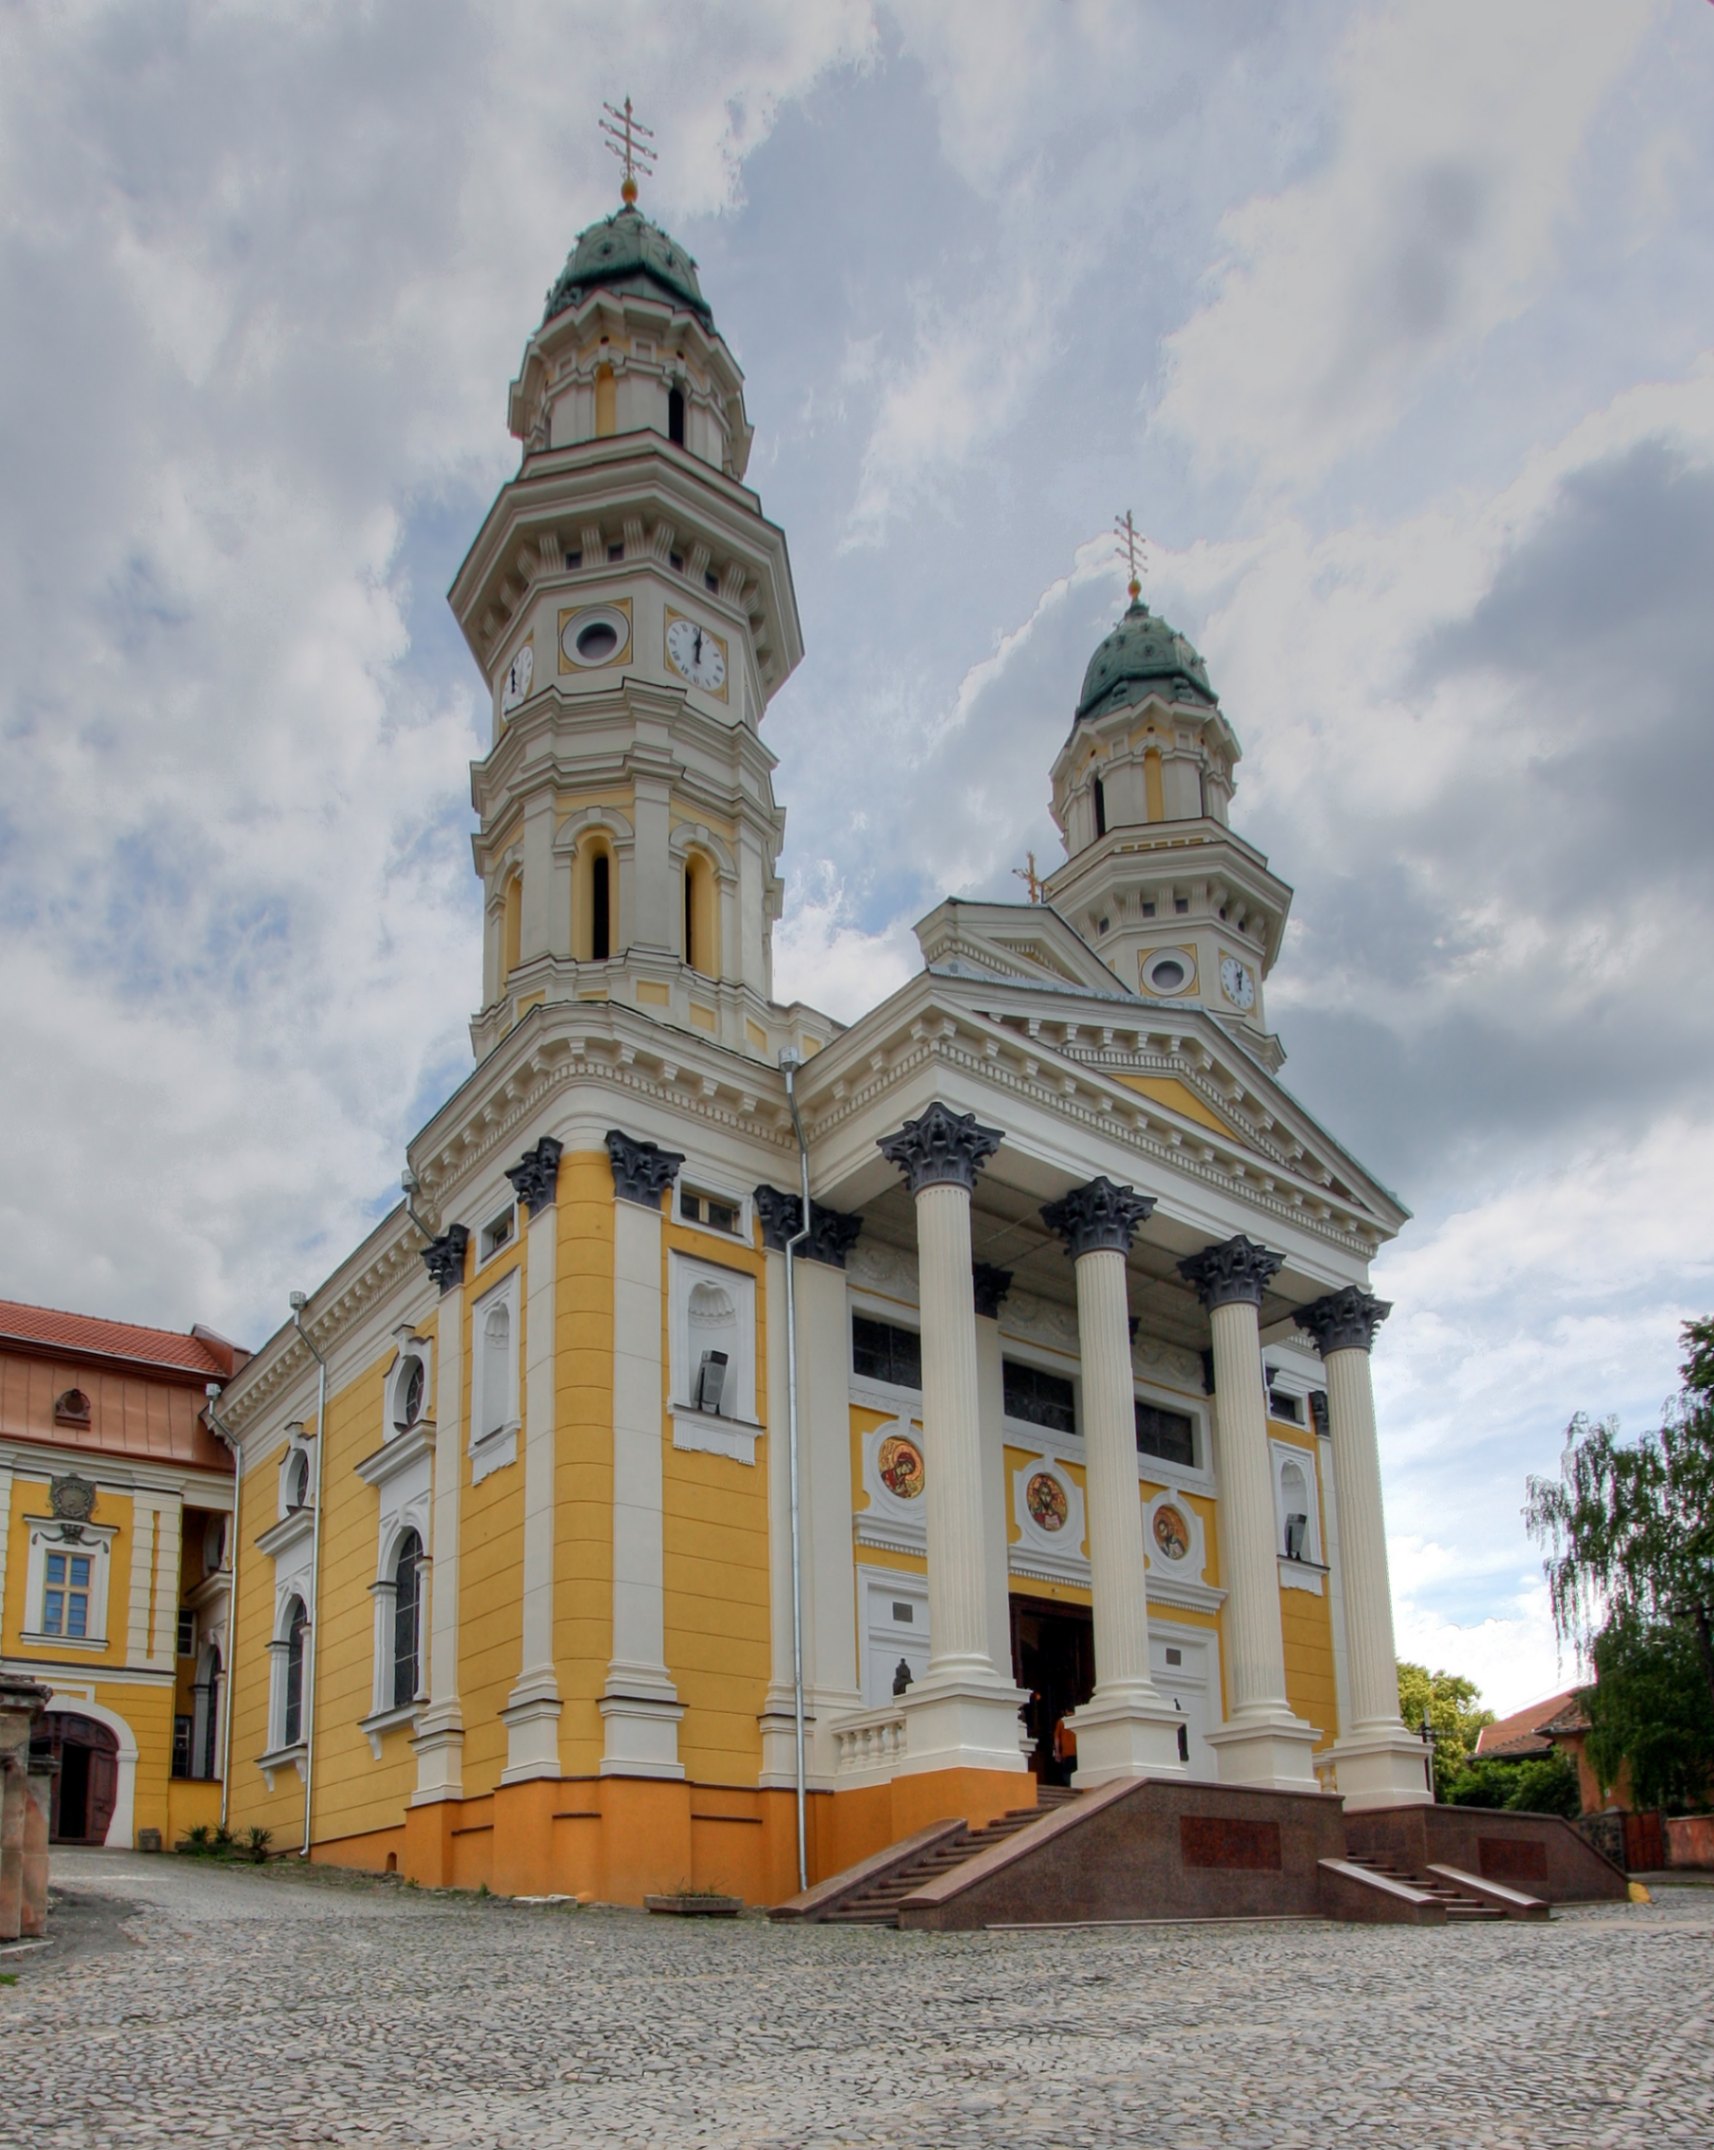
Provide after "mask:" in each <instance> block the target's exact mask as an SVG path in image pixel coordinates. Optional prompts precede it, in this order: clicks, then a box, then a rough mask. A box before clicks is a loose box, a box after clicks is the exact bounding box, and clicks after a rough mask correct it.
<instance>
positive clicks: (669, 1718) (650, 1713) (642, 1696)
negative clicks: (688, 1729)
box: [595, 1677, 684, 1777]
mask: <svg viewBox="0 0 1714 2150" xmlns="http://www.w3.org/2000/svg"><path fill="white" fill-rule="evenodd" d="M595 1706H596V1708H597V1709H598V1710H599V1711H600V1712H601V1718H602V1722H603V1724H604V1725H605V1727H606V1738H605V1740H604V1742H603V1746H602V1755H601V1768H600V1774H601V1775H602V1776H604V1777H682V1776H683V1775H684V1764H683V1763H682V1762H681V1761H680V1760H679V1758H678V1728H679V1725H680V1723H681V1722H682V1721H683V1718H684V1704H683V1703H682V1702H681V1701H680V1700H679V1699H678V1690H677V1688H675V1687H674V1686H673V1684H672V1682H671V1680H668V1679H647V1678H646V1677H645V1678H642V1679H630V1678H627V1679H624V1680H612V1679H610V1680H609V1681H608V1685H607V1692H606V1693H605V1694H604V1695H603V1696H602V1697H601V1700H600V1701H599V1702H598V1703H597V1704H596V1705H595Z"/></svg>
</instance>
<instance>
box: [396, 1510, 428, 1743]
mask: <svg viewBox="0 0 1714 2150" xmlns="http://www.w3.org/2000/svg"><path fill="white" fill-rule="evenodd" d="M422 1557H423V1541H422V1540H421V1538H419V1537H418V1536H417V1534H416V1532H415V1531H414V1530H407V1531H406V1533H405V1535H404V1536H403V1537H402V1538H401V1539H400V1540H399V1550H398V1552H397V1553H396V1554H395V1555H394V1558H393V1707H394V1708H395V1709H404V1708H405V1707H406V1705H407V1704H409V1703H412V1702H414V1701H415V1700H416V1698H417V1688H418V1685H419V1684H420V1683H419V1680H418V1672H419V1669H420V1667H419V1659H420V1654H421V1646H422V1619H421V1612H422V1593H421V1591H420V1589H419V1587H418V1567H417V1564H418V1562H419V1561H420V1560H421V1559H422Z"/></svg>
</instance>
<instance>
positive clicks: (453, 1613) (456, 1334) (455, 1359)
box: [411, 1240, 464, 1806]
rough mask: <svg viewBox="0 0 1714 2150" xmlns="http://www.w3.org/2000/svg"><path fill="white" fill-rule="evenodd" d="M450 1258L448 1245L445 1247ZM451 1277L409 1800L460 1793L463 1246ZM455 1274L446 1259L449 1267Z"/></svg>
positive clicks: (442, 1320) (438, 1382)
mask: <svg viewBox="0 0 1714 2150" xmlns="http://www.w3.org/2000/svg"><path fill="white" fill-rule="evenodd" d="M443 1249H444V1251H445V1254H446V1259H447V1261H448V1263H449V1264H451V1263H452V1250H451V1249H445V1248H444V1242H443ZM455 1266H456V1270H457V1273H458V1276H457V1278H455V1280H454V1281H453V1282H452V1284H451V1285H450V1287H449V1288H448V1289H447V1290H446V1291H444V1292H443V1293H442V1294H441V1301H440V1310H439V1314H438V1317H437V1322H436V1329H435V1350H434V1372H435V1396H434V1506H433V1508H432V1510H431V1512H430V1517H429V1647H428V1665H429V1679H428V1686H429V1699H428V1703H427V1706H426V1707H425V1708H424V1709H423V1710H422V1712H421V1713H420V1714H419V1716H418V1718H417V1728H416V1731H415V1733H414V1734H413V1735H412V1738H411V1745H412V1747H413V1748H415V1750H416V1757H417V1788H416V1790H415V1791H414V1792H413V1793H412V1794H411V1804H412V1805H413V1806H427V1805H429V1804H430V1803H431V1802H432V1801H434V1800H437V1799H462V1798H463V1796H464V1775H463V1770H464V1712H463V1710H462V1708H461V1707H460V1704H459V1699H458V1525H459V1505H460V1502H459V1496H460V1489H461V1486H462V1481H463V1475H464V1291H463V1286H462V1282H461V1281H459V1280H458V1278H461V1277H462V1272H463V1266H464V1247H463V1242H462V1240H460V1241H459V1242H458V1244H457V1248H456V1265H455ZM452 1273H453V1271H452V1268H451V1267H450V1266H449V1268H448V1270H447V1274H449V1275H451V1274H452Z"/></svg>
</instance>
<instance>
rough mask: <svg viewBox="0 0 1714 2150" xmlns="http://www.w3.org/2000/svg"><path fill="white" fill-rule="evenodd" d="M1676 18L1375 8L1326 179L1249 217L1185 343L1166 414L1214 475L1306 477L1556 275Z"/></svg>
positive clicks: (1295, 189) (1216, 270) (1350, 44)
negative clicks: (1600, 145)
mask: <svg viewBox="0 0 1714 2150" xmlns="http://www.w3.org/2000/svg"><path fill="white" fill-rule="evenodd" d="M1658 14H1659V8H1658V7H1656V6H1649V5H1637V6H1632V7H1625V8H1615V7H1612V6H1610V5H1608V4H1607V0H1576V4H1573V5H1567V4H1566V0H1511V4H1510V5H1508V6H1506V7H1504V8H1498V9H1496V8H1494V7H1493V6H1492V5H1490V4H1489V0H1443V4H1441V5H1438V6H1435V7H1432V8H1425V7H1408V6H1407V7H1396V8H1389V9H1384V10H1372V11H1367V12H1365V13H1364V14H1362V15H1361V16H1359V17H1358V18H1357V19H1356V20H1355V21H1354V23H1353V25H1352V28H1351V31H1350V35H1349V37H1348V40H1347V42H1346V45H1345V48H1344V50H1343V51H1342V53H1341V54H1340V55H1339V57H1338V60H1337V62H1336V65H1335V79H1336V87H1337V91H1338V94H1339V98H1340V105H1341V109H1340V112H1339V116H1338V120H1337V122H1336V128H1335V138H1334V141H1333V144H1332V147H1331V150H1330V153H1329V155H1328V157H1327V161H1326V162H1325V164H1324V165H1323V166H1322V168H1321V169H1319V170H1318V171H1316V172H1315V173H1314V174H1313V176H1311V177H1308V178H1306V179H1303V180H1300V181H1299V182H1297V183H1296V184H1295V185H1292V186H1289V187H1287V188H1285V189H1284V190H1283V191H1281V192H1279V193H1274V194H1261V195H1257V196H1255V197H1254V198H1252V199H1251V200H1249V201H1247V202H1245V203H1243V204H1242V205H1241V206H1239V207H1237V208H1234V209H1232V210H1231V211H1230V212H1229V213H1228V215H1227V216H1226V218H1225V220H1224V222H1223V224H1222V226H1221V234H1220V236H1221V240H1222V243H1223V251H1222V254H1221V256H1220V258H1219V259H1218V260H1217V261H1216V262H1215V263H1214V264H1213V265H1212V266H1211V268H1210V270H1209V272H1208V277H1207V282H1208V285H1209V296H1208V298H1207V300H1206V302H1205V303H1204V304H1203V305H1202V306H1201V307H1200V308H1199V309H1198V311H1197V312H1196V313H1194V314H1193V315H1192V316H1191V317H1190V319H1189V320H1188V321H1186V322H1185V323H1184V324H1183V326H1182V327H1181V328H1179V329H1178V330H1177V331H1176V332H1175V333H1174V334H1173V335H1172V336H1171V337H1169V338H1168V339H1167V347H1166V358H1167V364H1166V380H1165V388H1164V392H1163V394H1162V396H1161V399H1160V402H1159V405H1158V410H1157V417H1158V420H1159V422H1160V423H1161V424H1162V425H1164V426H1165V427H1167V428H1169V429H1171V430H1174V431H1177V432H1179V433H1181V434H1183V435H1184V436H1186V437H1187V438H1188V440H1189V441H1190V443H1191V445H1192V447H1193V448H1194V450H1195V451H1196V453H1197V455H1198V456H1199V457H1200V458H1201V459H1202V460H1203V461H1204V462H1205V463H1206V464H1207V465H1209V466H1219V465H1221V464H1237V465H1239V466H1240V467H1243V468H1250V469H1254V470H1256V471H1257V472H1258V473H1259V474H1260V475H1261V476H1263V477H1264V478H1265V479H1267V480H1269V481H1272V482H1276V483H1286V484H1305V483H1310V482H1313V481H1314V480H1316V479H1318V478H1319V477H1321V476H1322V475H1323V474H1324V473H1325V472H1326V471H1327V470H1328V469H1329V468H1330V467H1331V466H1332V465H1333V464H1335V463H1337V462H1338V461H1339V460H1340V459H1341V458H1343V457H1345V456H1347V455H1349V454H1350V453H1351V452H1352V451H1353V450H1355V449H1357V448H1359V447H1361V446H1363V445H1365V444H1367V443H1369V442H1372V441H1374V440H1376V439H1377V438H1378V437H1380V436H1381V435H1382V434H1384V433H1385V432H1386V430H1387V429H1388V428H1389V427H1390V426H1392V425H1393V424H1394V423H1395V422H1396V421H1397V419H1398V417H1399V416H1400V414H1401V412H1402V411H1403V410H1404V409H1406V408H1407V407H1408V406H1409V404H1410V403H1411V401H1412V400H1413V399H1414V397H1415V396H1416V394H1417V393H1418V392H1419V391H1420V389H1421V386H1422V384H1423V381H1424V378H1425V376H1426V375H1428V374H1429V373H1430V372H1431V371H1432V370H1433V369H1434V368H1436V367H1440V366H1444V365H1446V364H1448V363H1451V362H1453V361H1455V360H1456V359H1457V358H1458V357H1459V356H1460V355H1461V354H1463V353H1465V352H1467V351H1469V350H1470V349H1472V348H1473V347H1474V346H1476V345H1479V344H1480V343H1481V342H1482V340H1483V339H1484V338H1485V337H1487V336H1488V335H1489V334H1490V333H1491V332H1492V331H1493V330H1494V329H1495V328H1497V327H1498V326H1499V325H1500V324H1501V323H1502V322H1505V321H1508V320H1511V319H1512V318H1514V317H1515V316H1517V315H1518V314H1520V313H1521V312H1523V311H1524V310H1525V309H1526V308H1527V307H1528V306H1529V305H1530V304H1531V302H1532V300H1533V299H1534V298H1535V297H1536V296H1537V295H1538V294H1539V292H1540V291H1541V289H1542V288H1543V285H1544V283H1545V281H1546V279H1547V278H1548V277H1549V275H1550V273H1551V272H1552V270H1553V267H1554V265H1555V258H1556V248H1557V245H1558V242H1559V239H1560V236H1561V233H1562V230H1563V227H1564V224H1565V220H1566V216H1567V212H1568V210H1569V209H1570V206H1571V203H1572V200H1573V197H1574V195H1575V191H1576V187H1577V183H1578V178H1579V168H1578V160H1579V156H1580V153H1581V151H1582V150H1583V148H1584V146H1585V142H1586V138H1587V135H1588V132H1589V129H1590V126H1591V123H1592V121H1593V120H1594V118H1595V116H1596V114H1597V113H1598V112H1599V111H1600V109H1601V106H1602V104H1603V101H1604V100H1605V99H1606V98H1607V96H1608V95H1609V94H1610V93H1611V91H1612V90H1613V88H1614V85H1615V84H1616V83H1617V82H1618V80H1619V79H1620V77H1621V76H1622V74H1623V72H1624V70H1625V68H1626V67H1627V66H1628V65H1629V63H1630V61H1631V59H1632V57H1633V55H1634V54H1635V52H1636V50H1637V47H1638V45H1639V43H1640V41H1641V40H1642V39H1643V38H1644V37H1645V35H1646V33H1647V32H1648V30H1649V27H1650V24H1651V22H1652V21H1653V20H1654V19H1655V18H1656V17H1657V16H1658Z"/></svg>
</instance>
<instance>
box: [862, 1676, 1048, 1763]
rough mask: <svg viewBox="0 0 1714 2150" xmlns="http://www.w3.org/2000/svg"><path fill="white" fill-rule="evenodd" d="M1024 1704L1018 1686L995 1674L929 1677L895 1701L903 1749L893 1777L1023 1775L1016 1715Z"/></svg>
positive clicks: (1024, 1696) (1021, 1738)
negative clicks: (967, 1772) (963, 1772)
mask: <svg viewBox="0 0 1714 2150" xmlns="http://www.w3.org/2000/svg"><path fill="white" fill-rule="evenodd" d="M1028 1700H1029V1696H1028V1695H1027V1694H1025V1692H1024V1691H1023V1689H1022V1688H1021V1687H1014V1686H1013V1685H1012V1683H1011V1681H1010V1680H1002V1679H1001V1678H1000V1677H999V1676H998V1674H995V1673H990V1674H989V1675H988V1676H987V1677H986V1678H983V1677H982V1676H981V1675H980V1674H977V1675H975V1676H971V1675H968V1674H962V1673H952V1674H942V1675H940V1676H939V1677H938V1678H937V1677H936V1675H935V1674H933V1673H930V1674H929V1676H928V1677H927V1678H926V1679H925V1680H922V1681H920V1682H919V1683H918V1684H917V1685H916V1686H915V1687H913V1688H911V1689H910V1691H909V1692H908V1693H907V1694H905V1695H903V1696H902V1697H901V1698H900V1704H899V1708H900V1714H901V1715H902V1716H903V1718H904V1720H905V1751H904V1756H903V1758H902V1760H901V1761H900V1762H899V1763H898V1765H897V1767H896V1768H895V1769H894V1771H893V1774H894V1775H895V1776H899V1777H908V1776H917V1775H920V1774H921V1773H922V1772H924V1771H926V1770H933V1769H989V1770H1004V1771H1006V1772H1008V1773H1016V1774H1017V1775H1019V1776H1022V1775H1023V1774H1024V1773H1025V1772H1026V1770H1027V1769H1028V1766H1029V1765H1028V1763H1027V1761H1026V1760H1025V1749H1024V1729H1023V1726H1022V1724H1021V1723H1020V1721H1019V1718H1018V1712H1019V1711H1020V1710H1021V1709H1022V1708H1023V1706H1024V1704H1025V1703H1026V1702H1027V1701H1028Z"/></svg>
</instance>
